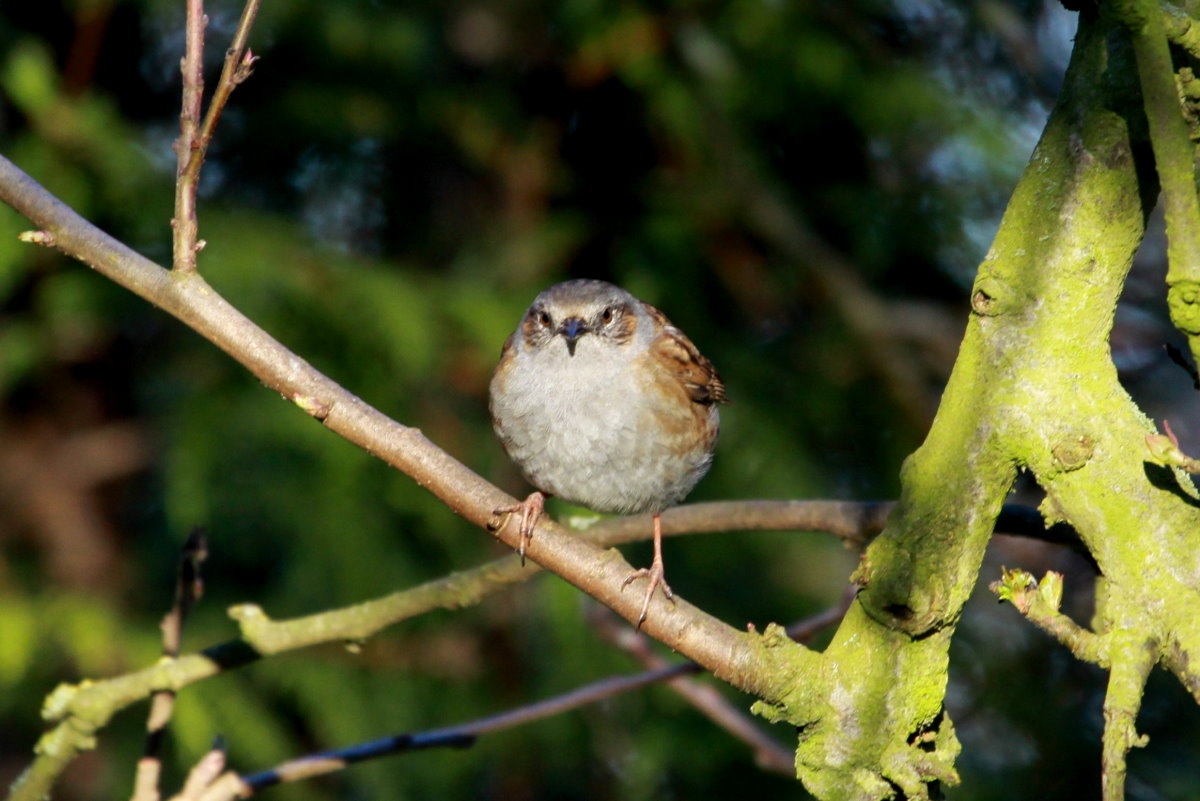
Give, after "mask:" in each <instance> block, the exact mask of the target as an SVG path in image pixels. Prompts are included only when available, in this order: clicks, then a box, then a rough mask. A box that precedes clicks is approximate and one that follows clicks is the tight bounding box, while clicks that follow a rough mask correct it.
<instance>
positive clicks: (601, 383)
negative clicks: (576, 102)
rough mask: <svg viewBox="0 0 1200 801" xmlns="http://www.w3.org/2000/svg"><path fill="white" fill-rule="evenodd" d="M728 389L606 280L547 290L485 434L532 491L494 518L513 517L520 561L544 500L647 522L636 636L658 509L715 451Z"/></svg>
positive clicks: (656, 570) (516, 339) (496, 395)
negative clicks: (646, 517) (650, 525)
mask: <svg viewBox="0 0 1200 801" xmlns="http://www.w3.org/2000/svg"><path fill="white" fill-rule="evenodd" d="M724 401H725V385H724V384H722V383H721V379H720V377H719V376H718V375H717V371H716V370H715V369H713V366H712V364H711V363H710V362H709V361H708V359H706V358H704V356H702V355H701V354H700V351H698V350H697V349H696V346H695V345H693V344H692V342H691V340H689V339H688V338H687V336H686V335H684V333H683V332H682V331H680V330H679V329H678V328H676V327H675V326H673V325H671V321H670V320H668V319H667V317H666V315H664V314H663V313H662V312H661V311H659V310H658V309H656V308H654V307H653V306H651V305H650V304H649V303H645V302H644V301H641V300H638V299H637V298H635V297H634V296H633V295H631V294H629V293H628V292H626V291H625V290H624V289H621V288H620V287H618V286H615V285H613V284H610V283H607V282H605V281H596V280H577V281H566V282H564V283H561V284H555V285H554V286H552V287H550V288H549V289H547V290H545V291H544V292H542V293H541V294H540V295H538V296H537V297H536V298H534V300H533V303H532V304H531V305H530V307H529V309H528V310H527V311H526V312H525V316H524V317H523V318H522V319H521V323H520V325H518V326H517V330H516V331H514V332H513V334H512V335H511V336H509V338H508V340H507V341H506V342H505V343H504V349H503V351H502V352H501V355H500V363H499V364H498V365H497V366H496V372H495V374H494V375H493V376H492V383H491V403H490V406H491V413H492V424H493V426H494V427H495V429H496V434H497V436H498V437H499V438H500V442H501V444H503V446H504V450H505V451H507V453H508V455H509V457H510V458H511V459H512V460H513V462H515V463H516V465H517V467H519V468H520V470H521V472H522V473H523V474H524V476H525V478H526V479H527V480H528V481H529V483H530V484H532V485H533V486H534V487H536V488H537V490H538V491H537V492H534V493H532V494H531V495H530V496H529V497H528V498H526V499H525V500H524V501H523V502H521V503H520V504H517V505H516V506H510V507H504V508H502V509H497V510H496V514H498V515H504V514H516V515H519V516H520V534H521V542H520V548H519V551H520V553H521V558H522V559H524V558H525V547H526V545H527V544H528V542H529V538H530V536H531V535H532V534H533V528H534V526H535V525H536V524H537V519H538V517H539V516H540V515H541V512H542V508H543V501H544V499H545V496H546V495H556V496H558V497H560V498H562V499H564V500H566V501H569V502H570V503H574V504H578V505H580V506H586V507H588V508H589V509H592V510H594V511H597V512H603V513H608V514H637V513H640V512H652V513H653V514H654V560H653V562H652V563H651V565H650V567H649V568H642V569H641V570H638V571H635V572H634V573H632V574H631V575H630V576H629V578H627V579H626V580H625V583H624V584H623V585H622V587H624V586H628V585H629V583H630V582H632V581H634V580H635V579H638V578H645V579H646V580H647V585H648V586H647V588H646V597H645V601H644V602H643V603H642V610H641V615H640V616H639V618H638V626H639V627H640V626H641V624H642V622H643V621H645V619H646V613H647V611H648V610H649V608H650V600H651V598H652V597H653V596H654V591H655V589H657V588H661V589H662V591H663V594H664V595H665V596H666V597H667V598H668V599H670V598H673V595H672V593H671V588H670V586H669V585H668V584H667V582H666V580H665V578H664V576H663V559H662V520H661V518H660V513H661V512H662V510H663V509H666V508H667V507H670V506H673V505H675V504H677V503H679V502H680V501H682V500H683V499H684V497H685V496H686V495H687V494H688V493H689V492H691V490H692V488H693V487H694V486H696V482H698V481H699V480H700V479H701V478H702V477H703V476H704V474H705V473H707V472H708V468H709V465H711V464H712V456H713V449H714V448H715V447H716V444H717V432H718V429H719V427H720V419H719V416H718V414H717V404H719V403H723V402H724Z"/></svg>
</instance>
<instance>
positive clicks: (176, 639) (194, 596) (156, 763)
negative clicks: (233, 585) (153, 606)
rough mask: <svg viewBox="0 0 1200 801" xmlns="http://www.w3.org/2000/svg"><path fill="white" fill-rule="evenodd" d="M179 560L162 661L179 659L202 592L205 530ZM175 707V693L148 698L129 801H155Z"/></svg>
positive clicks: (164, 627)
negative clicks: (142, 747)
mask: <svg viewBox="0 0 1200 801" xmlns="http://www.w3.org/2000/svg"><path fill="white" fill-rule="evenodd" d="M182 550H183V554H182V556H181V557H180V560H179V573H178V576H177V578H176V582H175V602H174V603H173V604H172V605H171V609H170V611H168V612H167V614H166V615H165V616H164V617H163V619H162V624H161V628H162V635H163V658H164V659H166V660H172V661H173V660H175V659H178V658H179V648H180V644H181V643H182V641H183V623H184V621H185V620H187V616H188V613H189V612H191V609H192V606H193V605H194V604H195V603H196V601H198V600H199V599H200V596H201V595H202V594H203V592H204V582H203V580H202V579H201V578H200V565H201V564H202V563H203V562H204V560H205V559H206V558H207V557H208V542H207V540H206V539H205V536H204V530H203V529H200V528H197V529H194V530H193V531H192V533H191V534H190V535H189V536H188V538H187V541H186V542H185V543H184V545H183V549H182ZM174 708H175V692H174V690H159V691H158V692H156V693H154V695H153V696H152V697H151V699H150V717H149V720H147V721H146V748H145V751H144V753H143V755H142V758H141V759H139V760H138V765H137V774H136V776H135V778H134V782H133V787H134V790H133V797H132V799H131V801H158V799H159V798H160V797H161V795H160V793H159V778H160V776H161V775H162V756H161V751H162V742H163V737H164V736H165V734H166V729H167V723H169V722H170V720H171V713H172V712H173V711H174Z"/></svg>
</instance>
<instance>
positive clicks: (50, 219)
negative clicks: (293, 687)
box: [0, 157, 817, 798]
mask: <svg viewBox="0 0 1200 801" xmlns="http://www.w3.org/2000/svg"><path fill="white" fill-rule="evenodd" d="M0 199H2V200H4V201H5V202H7V203H8V204H9V205H11V206H12V207H13V208H15V209H16V210H17V211H19V212H21V213H22V214H24V215H25V216H26V217H28V218H29V219H30V220H32V221H33V222H34V224H35V225H37V226H39V227H40V228H41V229H42V230H43V231H44V232H45V235H46V237H47V241H53V243H54V246H55V247H57V248H59V249H60V250H61V251H62V252H64V253H66V254H67V255H69V256H72V257H74V258H77V259H79V260H80V261H82V262H84V263H85V264H88V265H89V266H90V267H92V268H93V269H95V270H96V271H97V272H99V273H101V274H102V275H105V276H107V277H109V278H111V279H112V280H114V281H116V282H117V283H119V284H121V285H122V286H124V287H126V288H127V289H130V290H131V291H133V292H135V293H137V294H138V295H139V296H141V297H143V298H145V299H146V300H148V301H150V302H152V303H154V304H155V305H157V306H159V307H160V308H162V309H164V310H165V311H167V312H168V313H170V314H172V315H174V316H175V317H177V318H178V319H180V320H181V321H183V322H184V323H186V324H187V325H188V326H190V327H191V328H193V329H194V330H195V331H197V332H198V333H200V334H201V335H202V336H204V337H206V338H207V339H209V340H210V341H211V342H213V343H214V344H215V345H217V346H218V347H219V348H221V349H222V350H224V351H225V352H226V353H228V354H229V355H231V356H232V357H233V358H234V359H236V360H237V361H238V362H240V363H241V364H242V365H244V366H245V367H246V368H247V369H248V370H250V372H251V373H253V374H254V375H255V376H256V377H257V378H258V379H259V380H260V381H262V382H263V383H264V384H266V385H267V386H268V387H269V388H271V389H273V390H275V391H277V392H279V393H280V394H282V395H283V396H284V397H285V398H288V399H290V400H291V401H292V402H294V403H295V404H296V405H297V406H299V407H300V408H301V409H303V410H304V411H305V412H306V413H308V414H310V415H311V416H313V417H315V418H316V419H318V420H320V421H321V422H322V423H323V424H324V425H325V426H326V427H327V428H329V429H330V430H332V431H334V432H335V433H337V434H339V435H341V436H343V437H345V438H346V439H347V440H349V441H351V442H353V443H355V444H357V445H359V446H360V447H363V448H365V449H366V450H368V451H369V452H371V453H374V454H375V455H377V456H379V457H380V458H381V459H383V460H384V461H385V462H387V463H388V464H390V465H392V466H393V467H395V468H397V469H399V470H401V471H402V472H404V473H405V474H407V475H409V476H411V477H412V478H413V479H415V480H416V481H417V482H418V483H419V484H421V485H422V486H423V487H425V488H426V489H428V490H429V491H430V492H432V493H433V494H434V495H436V496H437V497H438V498H440V499H441V500H442V501H443V502H445V503H446V504H447V505H448V506H450V507H451V508H452V509H454V510H455V511H456V512H458V513H459V514H461V515H462V516H463V517H465V518H466V519H468V520H470V521H471V522H473V523H475V524H476V525H478V526H480V527H484V528H486V527H487V526H488V525H489V524H490V523H491V522H492V517H493V515H492V510H494V509H497V508H499V507H501V506H506V505H511V504H512V503H514V502H515V499H513V498H510V497H509V496H507V495H505V494H504V493H502V492H500V491H499V490H498V489H497V488H496V487H494V486H492V485H491V484H489V483H488V482H486V481H484V480H483V479H482V478H480V477H479V476H478V475H476V474H475V473H473V472H472V471H470V470H469V469H467V468H466V467H465V466H464V465H463V464H461V463H460V462H458V461H457V460H455V459H453V458H452V457H451V456H449V455H448V454H447V453H445V452H444V451H442V450H441V449H440V448H438V447H437V446H435V445H434V444H433V443H432V442H430V441H429V440H428V439H426V438H425V437H424V436H423V435H422V434H421V432H420V431H418V430H416V429H412V428H408V427H406V426H403V425H401V424H399V423H397V422H395V421H393V420H390V419H389V418H387V417H386V416H385V415H383V414H382V413H380V412H379V411H377V410H376V409H374V408H372V407H371V406H369V405H368V404H366V403H365V402H363V401H362V400H361V399H359V398H357V397H356V396H354V395H353V394H351V393H350V392H348V391H346V390H345V389H344V388H342V387H341V386H339V385H338V384H337V383H335V382H334V381H332V380H331V379H329V378H328V377H327V376H325V375H323V374H322V373H320V372H319V371H318V370H316V369H315V368H313V367H312V366H311V365H310V364H308V363H307V362H305V361H304V360H303V359H301V358H300V357H299V356H297V355H295V354H294V353H292V352H291V351H289V350H287V349H286V348H285V347H284V346H283V345H281V344H280V343H279V342H278V341H276V340H274V339H273V338H271V337H270V336H269V335H268V334H267V333H266V332H265V331H263V330H262V329H261V328H260V327H259V326H257V325H256V324H255V323H254V322H252V321H251V320H249V319H248V318H246V317H245V316H244V315H242V314H241V313H240V312H239V311H237V309H235V308H234V307H233V306H231V305H230V304H229V303H228V302H227V301H226V300H225V299H224V298H222V297H221V296H220V295H219V294H217V292H216V291H215V290H214V289H213V288H212V287H211V286H209V285H208V284H207V283H206V282H205V281H204V279H203V278H202V277H201V276H200V275H199V274H198V273H196V272H180V271H176V272H174V273H170V272H168V271H166V270H163V269H162V268H161V267H159V266H158V265H156V264H154V263H153V262H151V261H149V260H148V259H146V258H144V257H143V256H141V255H139V254H138V253H136V252H134V251H133V250H131V249H130V248H128V247H126V246H125V245H124V244H122V243H120V242H118V241H117V240H115V239H113V238H112V237H110V236H108V235H107V234H105V233H104V232H102V231H100V230H99V229H97V228H95V226H93V225H91V224H90V223H88V222H87V221H86V220H84V219H83V218H82V217H80V216H79V215H78V214H76V213H75V212H74V211H72V210H71V209H70V208H68V207H67V206H66V205H65V204H63V203H61V202H60V201H58V200H57V199H56V198H54V197H53V196H52V195H50V193H49V192H47V191H46V190H45V189H44V188H43V187H41V186H40V185H39V184H37V182H35V181H34V180H33V179H32V178H30V177H29V176H27V175H26V174H25V173H23V172H22V171H21V170H20V169H18V168H17V167H16V166H15V165H14V164H12V162H10V161H8V160H7V159H5V158H3V157H0ZM496 536H497V537H499V538H500V539H501V540H503V541H504V542H505V543H506V544H508V545H509V546H510V547H516V546H517V544H518V533H517V531H516V525H515V524H514V523H512V522H511V521H510V522H509V523H508V524H506V525H505V526H504V527H503V528H501V529H500V530H498V531H497V532H496ZM527 554H528V556H529V558H530V559H532V560H533V561H535V562H537V563H539V564H540V565H542V566H543V567H545V568H547V569H549V570H551V571H553V572H555V573H557V574H558V575H560V576H562V577H563V578H565V579H566V580H567V581H569V582H571V583H572V584H574V585H575V586H577V587H579V588H580V589H582V590H583V591H584V592H586V593H588V594H589V595H592V596H593V597H594V598H596V599H597V600H599V601H601V602H602V603H604V604H605V605H607V606H609V607H610V608H612V609H613V610H615V611H616V612H617V613H618V614H620V615H621V616H622V617H624V618H625V619H626V620H629V621H631V622H632V621H634V620H636V619H637V617H638V615H639V613H640V611H641V609H640V599H639V598H638V597H637V593H622V592H621V589H622V584H623V582H624V579H625V577H626V576H628V575H629V573H630V572H632V567H631V566H630V565H629V564H628V562H626V561H625V560H624V559H622V558H621V556H620V555H619V554H618V553H616V552H615V551H611V550H610V551H605V550H603V549H601V548H600V547H598V546H596V545H594V544H592V543H590V542H588V541H586V540H584V539H581V538H579V537H575V536H572V535H571V534H569V533H568V532H566V531H565V530H563V529H562V528H561V527H560V526H558V525H557V524H555V523H553V522H551V521H548V520H545V519H543V521H542V522H541V523H540V524H539V526H538V528H537V533H536V535H535V536H534V538H533V542H532V543H530V545H529V548H528V550H527ZM643 629H644V630H645V631H646V632H647V633H648V634H650V635H651V636H654V637H655V638H657V639H659V640H661V641H662V642H665V643H667V644H668V645H670V646H671V647H672V648H674V649H676V650H678V651H680V652H681V653H683V654H685V655H687V656H688V657H690V658H692V659H694V660H695V661H697V662H699V663H700V664H702V665H704V666H705V667H706V668H708V669H709V670H711V671H712V672H713V673H714V675H716V676H718V677H719V678H721V679H723V680H725V681H728V682H729V683H731V684H733V685H734V686H736V687H740V688H741V689H743V690H745V691H747V692H750V693H753V694H755V695H758V696H760V697H767V698H771V697H775V696H778V695H781V694H785V693H789V692H792V690H793V688H792V686H791V685H792V681H793V677H794V676H795V675H796V671H798V670H801V669H802V668H803V666H804V665H809V666H811V665H814V664H815V660H816V659H817V656H816V655H814V654H811V653H809V652H807V651H806V650H805V649H803V648H802V647H801V646H799V645H796V644H794V643H791V642H790V641H787V642H786V643H785V642H784V641H783V640H781V639H779V637H778V636H777V635H776V634H775V633H773V632H771V631H768V632H767V633H766V634H765V635H763V636H759V635H755V634H749V633H746V632H739V631H737V630H736V629H733V628H731V627H729V626H727V625H725V624H724V623H722V622H721V621H719V620H717V619H716V618H714V617H712V616H711V615H708V614H706V613H704V612H702V611H701V610H699V609H697V608H695V607H694V606H692V605H691V604H688V603H687V602H686V601H684V600H683V599H681V598H677V599H676V600H675V602H674V603H668V602H667V601H666V600H664V599H661V598H657V599H656V601H655V603H653V604H652V609H651V613H650V618H649V619H648V620H647V621H646V623H645V624H644V626H643ZM245 658H246V655H245V653H244V646H243V650H242V651H240V652H239V654H238V655H237V656H236V657H235V659H245ZM159 669H160V670H161V668H159ZM188 669H190V670H193V671H195V672H196V673H200V674H204V673H211V672H214V671H215V670H216V669H218V668H217V666H216V665H214V664H210V663H205V662H201V663H199V664H195V665H190V666H189V667H188ZM133 675H137V674H133ZM155 675H156V677H158V674H155ZM166 676H167V674H166V673H164V674H162V676H161V678H166ZM168 686H171V685H169V684H168V685H159V684H154V685H153V689H161V688H163V687H168ZM114 692H115V696H114V701H113V702H111V703H110V704H106V705H105V706H106V709H105V711H103V712H102V713H100V714H96V715H95V717H91V715H92V713H94V712H95V711H96V710H91V709H88V708H86V707H81V706H80V699H81V698H82V697H84V696H79V697H78V698H77V697H75V696H76V693H75V692H74V691H71V692H65V693H64V694H63V696H62V697H61V698H60V699H58V700H59V704H58V706H57V710H56V712H57V714H55V715H54V716H52V717H53V718H59V719H67V722H68V723H70V724H71V725H70V726H69V727H68V729H67V730H63V729H62V728H61V727H60V728H59V729H56V730H55V732H51V733H50V734H48V735H47V737H51V735H54V736H56V737H59V736H65V734H64V732H65V731H71V732H73V736H71V737H70V738H69V740H70V747H69V748H68V749H67V751H66V752H64V753H67V752H69V753H70V754H73V753H74V752H75V751H76V750H78V748H81V747H86V744H87V743H88V742H90V738H91V736H92V734H93V733H94V731H95V730H96V728H97V727H98V726H99V725H103V722H105V721H106V720H107V718H108V716H109V715H111V714H112V710H113V709H116V708H119V707H120V706H121V705H123V703H125V702H128V701H130V700H135V699H136V697H137V694H138V693H139V692H141V688H140V687H138V685H137V684H136V683H133V682H127V683H125V684H122V685H120V686H118V687H116V688H114ZM131 694H132V697H130V696H131ZM80 721H82V727H83V729H82V731H77V730H76V728H77V727H76V724H77V723H79V722H80ZM43 742H44V743H45V744H47V745H49V744H50V742H51V741H48V740H47V739H46V738H43ZM67 758H69V757H67ZM42 762H43V760H42V759H41V758H39V760H38V763H42ZM44 775H45V774H43V773H42V770H41V768H40V767H39V768H38V770H37V771H36V772H31V773H28V774H26V776H27V777H34V776H44ZM48 789H49V787H48V785H42V784H39V783H37V782H34V783H32V784H29V783H27V782H26V781H22V784H21V786H20V792H21V794H22V797H24V798H34V797H41V796H42V795H44V794H45V792H47V791H48ZM16 793H17V790H14V794H16Z"/></svg>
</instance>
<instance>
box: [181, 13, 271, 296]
mask: <svg viewBox="0 0 1200 801" xmlns="http://www.w3.org/2000/svg"><path fill="white" fill-rule="evenodd" d="M260 2H261V0H247V2H246V6H245V8H243V9H242V17H241V20H240V21H239V22H238V28H237V32H236V33H235V34H234V37H233V44H232V45H230V47H229V49H228V50H226V51H225V66H224V68H223V69H222V70H221V77H220V79H219V80H218V81H217V88H216V90H215V91H214V92H213V96H212V98H211V99H210V100H209V103H208V112H207V113H206V114H205V115H204V121H203V123H201V121H200V113H201V108H202V106H203V102H202V101H203V96H204V29H205V27H206V26H207V25H208V17H207V16H205V14H204V0H187V35H186V51H185V54H184V57H183V108H182V111H181V113H180V115H179V125H180V136H179V139H178V140H177V141H176V142H175V150H176V156H177V157H178V163H179V167H178V173H177V175H176V182H175V219H174V220H173V221H172V225H173V226H174V228H175V232H174V254H173V255H174V266H175V269H176V270H177V271H178V272H181V273H190V272H195V270H196V253H197V252H198V251H200V250H201V249H202V248H203V247H204V241H203V240H201V239H200V238H199V230H200V227H199V222H198V220H197V218H196V192H197V191H198V189H199V187H200V168H201V167H203V166H204V158H205V156H206V155H207V154H208V146H209V143H210V142H212V138H213V134H214V133H215V132H216V129H217V122H218V121H219V120H220V119H221V112H222V111H224V110H225V104H226V102H228V100H229V95H230V94H232V93H233V90H234V89H235V88H237V86H238V85H239V84H241V83H242V82H243V81H245V80H246V79H247V78H249V77H250V73H251V72H252V71H253V68H254V62H255V61H257V60H258V57H257V56H255V55H254V54H253V53H251V52H250V51H249V50H247V48H246V43H247V41H248V40H249V38H250V28H251V26H253V25H254V18H255V17H256V16H257V15H258V7H259V4H260Z"/></svg>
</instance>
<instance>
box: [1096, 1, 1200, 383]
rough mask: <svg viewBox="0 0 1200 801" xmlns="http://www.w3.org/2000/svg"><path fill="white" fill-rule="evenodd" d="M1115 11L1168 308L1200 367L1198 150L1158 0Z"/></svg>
mask: <svg viewBox="0 0 1200 801" xmlns="http://www.w3.org/2000/svg"><path fill="white" fill-rule="evenodd" d="M1112 8H1113V9H1114V10H1115V12H1116V14H1117V15H1118V16H1119V17H1120V19H1121V22H1122V23H1124V25H1125V26H1126V28H1128V30H1129V34H1130V37H1131V40H1132V42H1133V53H1134V56H1135V58H1136V60H1137V71H1138V78H1139V80H1140V83H1141V88H1142V99H1143V104H1144V106H1145V110H1146V120H1147V122H1148V123H1149V125H1150V144H1151V147H1152V148H1153V149H1154V162H1155V166H1156V168H1157V171H1158V180H1159V184H1160V185H1161V187H1162V197H1163V209H1164V212H1165V216H1166V220H1167V261H1168V268H1167V287H1168V291H1167V306H1168V308H1169V309H1170V312H1171V322H1173V323H1174V324H1175V327H1176V328H1178V329H1179V330H1180V331H1182V332H1183V333H1184V334H1186V335H1187V337H1188V344H1189V346H1190V347H1191V350H1192V359H1193V360H1194V361H1196V363H1198V364H1200V199H1197V197H1196V176H1195V164H1194V162H1195V152H1194V151H1195V148H1194V146H1193V144H1192V140H1191V137H1190V135H1189V134H1188V126H1187V121H1186V120H1185V119H1184V116H1183V109H1182V107H1181V106H1180V103H1179V88H1178V85H1177V84H1176V80H1175V66H1174V64H1173V63H1172V61H1171V50H1170V47H1169V46H1168V44H1167V33H1166V30H1165V24H1164V16H1165V15H1164V14H1163V12H1162V11H1161V9H1160V6H1159V3H1158V2H1157V1H1156V0H1121V2H1117V3H1113V4H1112Z"/></svg>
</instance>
